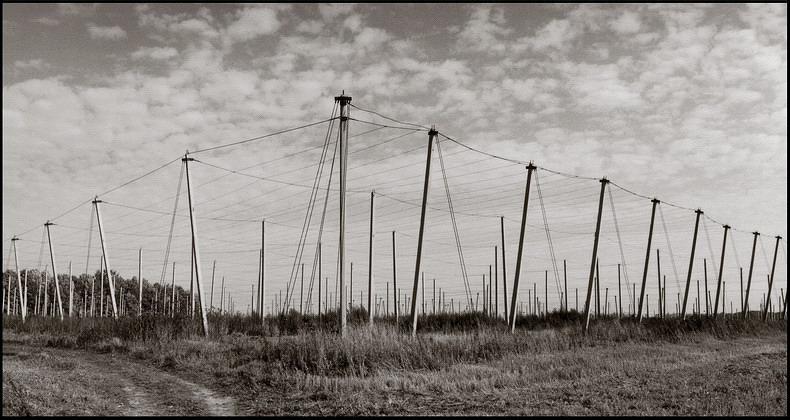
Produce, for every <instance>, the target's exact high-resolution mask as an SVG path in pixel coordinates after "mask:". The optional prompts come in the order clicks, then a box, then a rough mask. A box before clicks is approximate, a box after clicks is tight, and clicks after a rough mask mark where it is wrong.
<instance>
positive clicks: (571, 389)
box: [3, 314, 787, 415]
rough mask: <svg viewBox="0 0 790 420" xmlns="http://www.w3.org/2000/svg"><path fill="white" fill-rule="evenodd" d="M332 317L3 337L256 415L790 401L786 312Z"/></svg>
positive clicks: (77, 324)
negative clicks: (368, 320)
mask: <svg viewBox="0 0 790 420" xmlns="http://www.w3.org/2000/svg"><path fill="white" fill-rule="evenodd" d="M464 317H466V318H464ZM322 321H324V322H327V324H326V325H323V322H319V321H318V320H311V319H304V318H301V317H295V319H293V317H281V318H273V319H267V320H266V321H265V322H263V323H262V322H261V320H260V319H259V318H252V317H227V316H226V317H219V316H216V315H214V316H212V319H210V323H211V324H212V328H213V329H212V331H211V332H210V337H209V338H204V337H202V335H201V334H199V332H200V327H199V324H196V323H195V322H194V321H193V320H191V319H189V318H176V319H171V318H143V319H137V318H124V319H121V320H118V321H113V320H111V319H71V320H67V321H65V322H63V323H60V322H59V321H57V322H53V320H51V319H43V318H30V319H29V320H28V322H27V323H25V324H24V325H22V324H21V322H19V321H18V320H14V319H13V318H7V319H4V331H3V336H4V342H6V341H9V342H14V343H21V344H25V345H35V346H45V347H49V348H70V349H85V350H89V351H91V352H94V353H112V354H114V355H117V356H118V357H121V358H125V359H127V360H129V361H130V362H134V363H142V364H145V365H147V366H152V367H155V368H158V369H164V370H166V371H168V372H171V373H173V374H178V375H181V376H183V377H187V378H190V379H192V380H194V381H195V382H202V383H204V384H205V385H207V386H210V387H212V388H213V389H215V390H218V391H221V392H223V393H226V394H229V395H231V396H233V397H235V399H236V400H237V401H238V404H237V405H238V406H239V408H240V411H241V412H242V413H246V414H251V415H267V414H268V415H271V414H279V415H283V414H296V415H301V414H308V415H314V414H332V415H384V414H387V415H389V414H465V415H472V414H510V415H523V414H529V415H532V414H544V415H580V414H587V415H625V414H629V415H648V414H649V415H662V414H664V415H711V414H719V415H786V413H787V339H786V331H787V329H786V322H785V321H769V322H762V321H758V320H739V319H734V318H727V319H716V320H714V319H710V318H705V317H691V318H689V319H687V320H686V321H682V320H678V319H664V320H659V319H647V320H645V322H643V323H642V324H641V325H640V324H637V323H635V322H634V321H633V320H629V319H623V320H618V319H616V318H608V319H601V320H598V321H596V322H594V323H593V324H592V325H591V329H590V331H589V332H588V333H587V334H584V333H583V332H582V330H581V328H580V320H579V319H578V316H576V315H575V314H553V315H552V316H550V317H549V318H548V319H538V318H535V319H520V322H519V323H518V325H519V328H517V330H516V333H515V334H512V335H511V334H508V333H507V332H506V327H505V325H504V323H503V322H502V321H500V320H496V319H489V318H484V317H481V316H473V315H465V316H459V315H456V316H455V317H451V316H449V315H448V316H444V315H442V318H435V319H431V318H429V317H426V318H425V319H423V322H422V323H421V324H420V325H422V326H424V328H423V329H421V331H423V332H421V333H419V334H418V335H417V337H416V338H412V337H410V336H409V334H408V333H404V332H403V328H402V326H401V328H396V326H395V325H394V323H393V322H390V323H387V322H383V323H380V324H377V325H376V326H374V327H373V328H368V327H367V326H365V325H363V324H362V323H361V322H352V323H351V324H350V328H349V332H348V334H347V336H346V337H345V338H341V337H339V336H338V335H337V334H335V333H334V332H333V331H331V330H328V329H327V327H328V326H329V325H331V319H330V320H329V321H327V320H326V319H324V320H322ZM426 330H427V331H426ZM286 333H287V334H288V335H286ZM4 346H5V344H4ZM4 365H5V357H4ZM22 385H24V384H22ZM32 392H34V391H32ZM4 395H6V374H5V369H4ZM3 404H4V405H3V407H4V408H3V412H4V414H6V410H7V407H6V399H5V398H4V403H3ZM9 404H10V403H9ZM8 410H9V414H13V409H12V407H11V406H9V407H8Z"/></svg>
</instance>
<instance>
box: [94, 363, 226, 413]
mask: <svg viewBox="0 0 790 420" xmlns="http://www.w3.org/2000/svg"><path fill="white" fill-rule="evenodd" d="M79 354H80V356H83V358H84V355H88V354H86V353H79ZM97 356H98V357H95V358H91V359H89V360H88V361H89V362H90V363H92V364H93V365H94V366H96V367H97V368H99V369H102V370H103V371H105V372H106V373H108V374H110V375H114V376H116V377H117V379H118V380H119V382H121V383H123V384H124V386H123V389H124V391H125V392H126V396H127V398H128V407H125V410H124V411H125V414H126V415H129V416H150V415H168V414H169V415H210V416H232V415H235V409H236V404H235V400H234V399H233V398H231V397H227V396H220V395H218V394H217V393H215V392H214V391H212V390H210V389H208V388H206V387H204V386H202V385H199V384H197V383H194V382H191V381H188V380H186V379H184V378H181V377H179V376H176V375H173V374H171V373H168V372H164V371H161V370H158V369H155V368H153V367H149V366H146V365H143V364H139V363H134V362H131V361H127V360H124V359H122V358H117V357H112V355H97Z"/></svg>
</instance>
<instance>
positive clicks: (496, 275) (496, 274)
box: [494, 245, 499, 318]
mask: <svg viewBox="0 0 790 420" xmlns="http://www.w3.org/2000/svg"><path fill="white" fill-rule="evenodd" d="M497 257H498V255H497V246H496V245H494V317H496V318H499V260H497Z"/></svg>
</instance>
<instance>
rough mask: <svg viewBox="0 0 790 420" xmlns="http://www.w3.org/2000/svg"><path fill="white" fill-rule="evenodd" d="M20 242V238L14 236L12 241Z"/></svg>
mask: <svg viewBox="0 0 790 420" xmlns="http://www.w3.org/2000/svg"><path fill="white" fill-rule="evenodd" d="M18 240H19V238H17V237H16V235H14V237H13V238H11V241H18Z"/></svg>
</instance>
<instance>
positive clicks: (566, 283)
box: [562, 260, 619, 312]
mask: <svg viewBox="0 0 790 420" xmlns="http://www.w3.org/2000/svg"><path fill="white" fill-rule="evenodd" d="M618 273H619V271H618ZM562 276H563V277H564V278H565V312H568V267H567V266H566V265H565V260H562Z"/></svg>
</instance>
